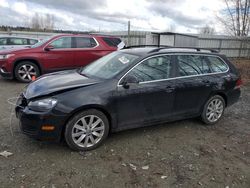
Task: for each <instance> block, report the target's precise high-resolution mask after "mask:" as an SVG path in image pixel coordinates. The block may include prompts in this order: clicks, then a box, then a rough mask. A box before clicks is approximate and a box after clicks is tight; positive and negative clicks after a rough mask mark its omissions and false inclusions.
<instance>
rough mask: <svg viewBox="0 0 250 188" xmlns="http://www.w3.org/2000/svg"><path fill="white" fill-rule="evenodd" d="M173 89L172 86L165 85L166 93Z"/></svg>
mask: <svg viewBox="0 0 250 188" xmlns="http://www.w3.org/2000/svg"><path fill="white" fill-rule="evenodd" d="M174 89H175V88H174V87H172V86H167V87H166V92H167V93H171V92H173V91H174Z"/></svg>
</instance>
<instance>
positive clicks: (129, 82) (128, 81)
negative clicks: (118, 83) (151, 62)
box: [122, 75, 139, 89]
mask: <svg viewBox="0 0 250 188" xmlns="http://www.w3.org/2000/svg"><path fill="white" fill-rule="evenodd" d="M138 83H139V81H138V80H137V78H136V77H135V76H132V75H127V76H126V77H125V78H124V79H123V82H122V86H123V87H124V88H125V89H128V88H129V86H130V85H133V84H138Z"/></svg>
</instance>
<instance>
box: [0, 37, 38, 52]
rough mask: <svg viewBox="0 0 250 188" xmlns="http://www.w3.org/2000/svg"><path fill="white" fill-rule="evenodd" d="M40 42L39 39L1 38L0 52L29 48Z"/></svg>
mask: <svg viewBox="0 0 250 188" xmlns="http://www.w3.org/2000/svg"><path fill="white" fill-rule="evenodd" d="M37 42H39V40H38V39H33V38H26V37H14V36H0V50H4V49H10V48H23V47H28V46H31V45H33V44H36V43H37Z"/></svg>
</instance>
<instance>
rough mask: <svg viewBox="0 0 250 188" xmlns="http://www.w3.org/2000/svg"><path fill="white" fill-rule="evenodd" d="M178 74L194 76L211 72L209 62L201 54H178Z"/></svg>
mask: <svg viewBox="0 0 250 188" xmlns="http://www.w3.org/2000/svg"><path fill="white" fill-rule="evenodd" d="M177 61H178V76H192V75H199V74H207V73H211V70H210V67H209V65H208V62H207V60H206V58H205V57H204V56H201V55H178V56H177Z"/></svg>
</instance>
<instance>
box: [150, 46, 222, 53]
mask: <svg viewBox="0 0 250 188" xmlns="http://www.w3.org/2000/svg"><path fill="white" fill-rule="evenodd" d="M170 48H173V49H193V50H196V51H197V52H200V51H201V50H208V51H210V52H211V53H219V52H218V51H217V50H214V49H210V48H196V47H175V46H166V47H165V46H163V47H161V46H160V47H159V48H157V49H153V50H151V51H150V52H148V53H154V52H159V51H160V50H164V49H170Z"/></svg>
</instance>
